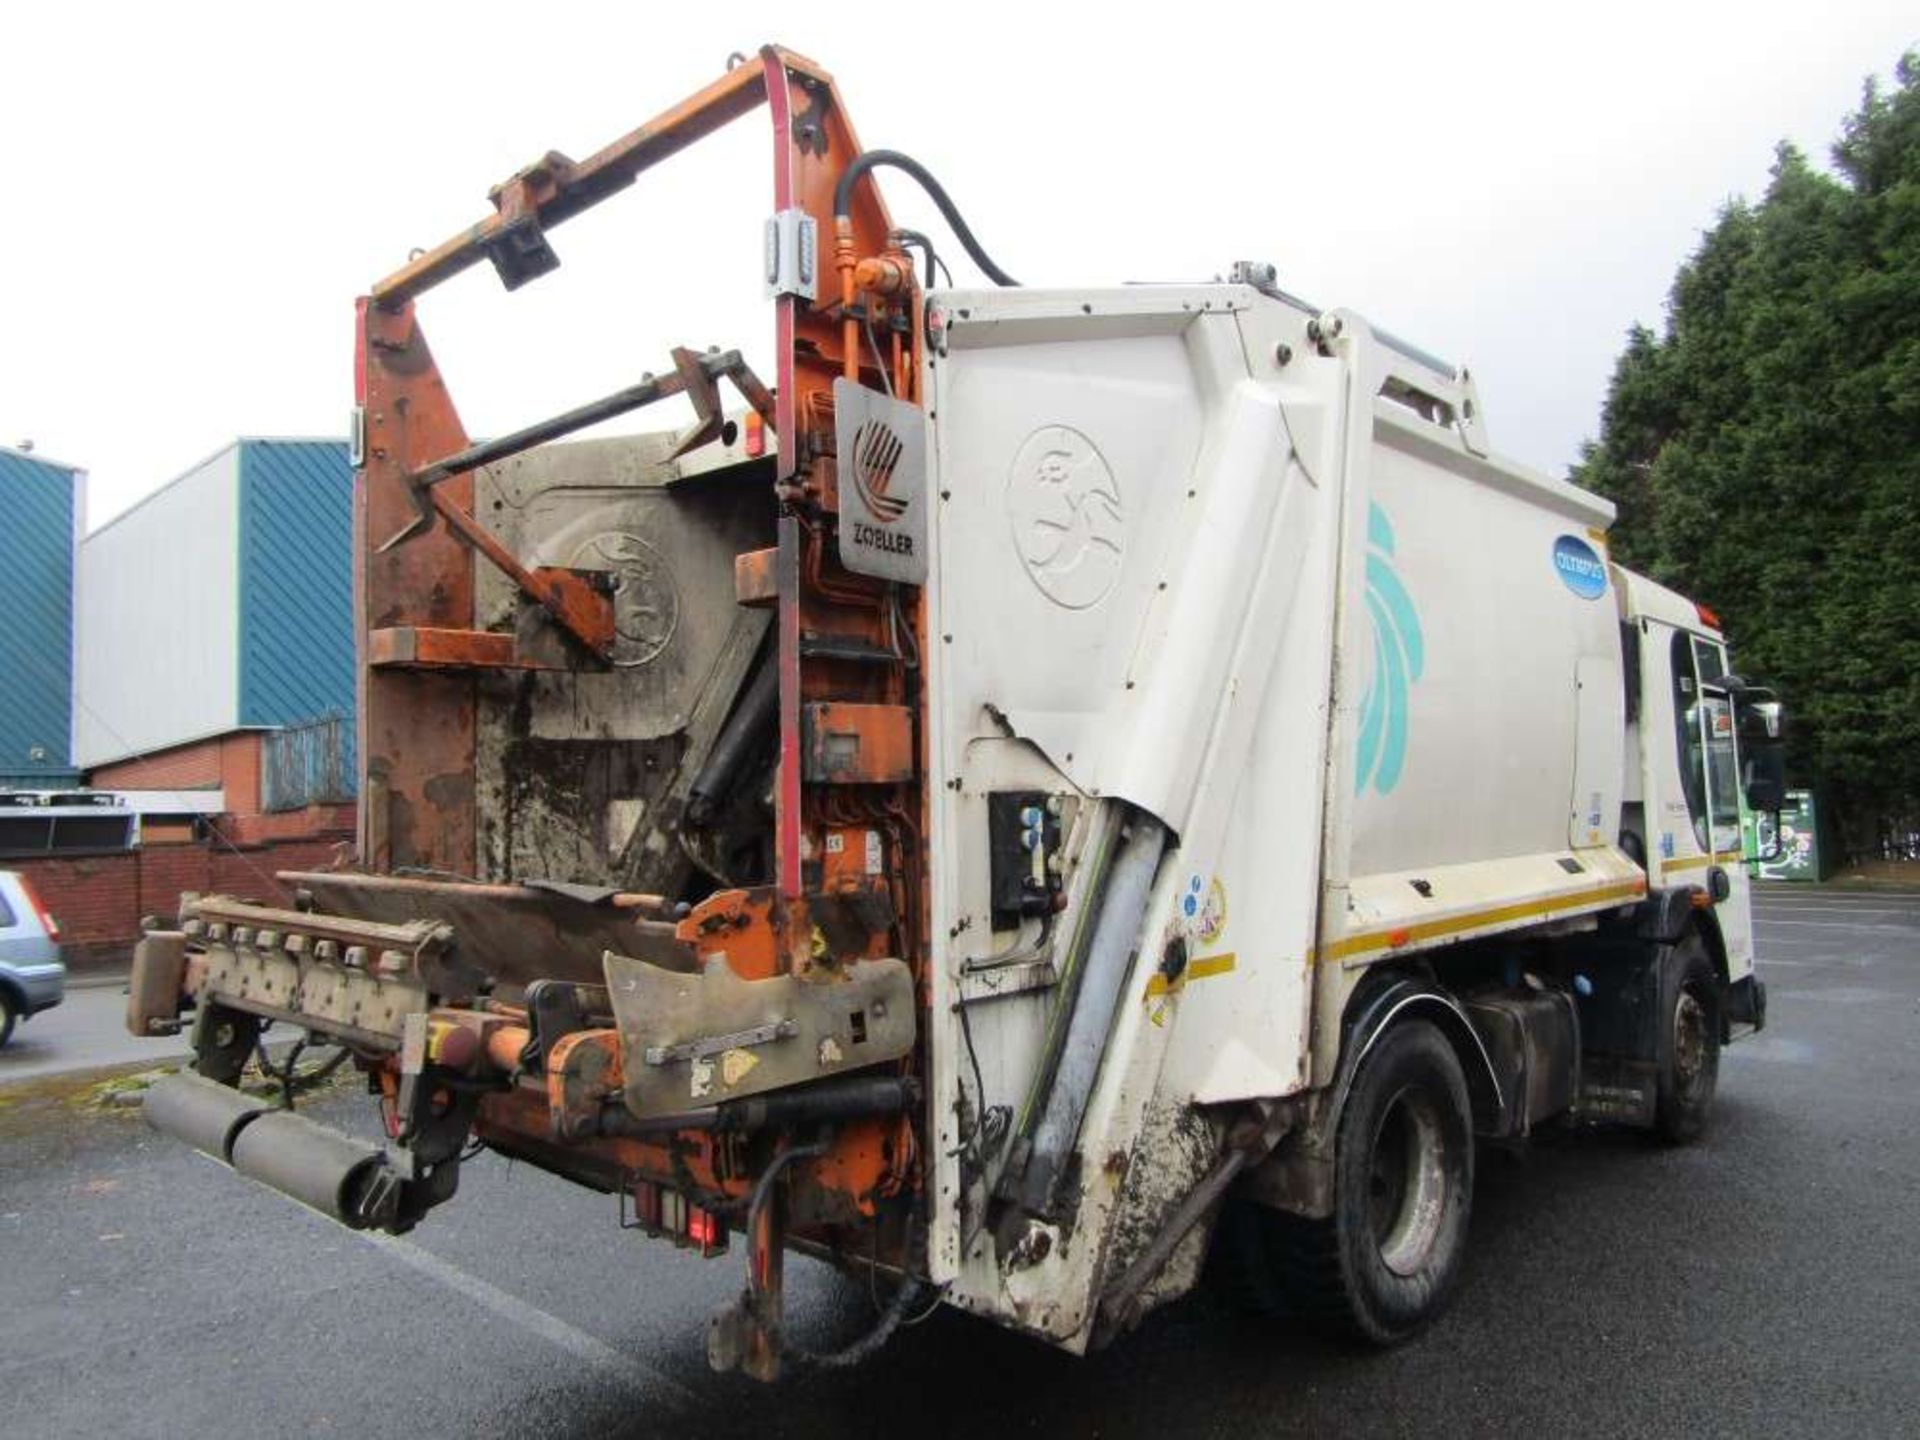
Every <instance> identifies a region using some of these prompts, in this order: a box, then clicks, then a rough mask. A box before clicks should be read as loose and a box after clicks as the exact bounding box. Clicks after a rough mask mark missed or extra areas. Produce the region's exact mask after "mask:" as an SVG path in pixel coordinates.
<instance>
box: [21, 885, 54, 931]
mask: <svg viewBox="0 0 1920 1440" xmlns="http://www.w3.org/2000/svg"><path fill="white" fill-rule="evenodd" d="M20 888H21V889H22V890H23V891H25V892H26V896H27V903H28V904H29V905H31V906H32V907H33V913H34V914H36V915H38V916H39V917H40V928H41V929H43V930H45V931H46V932H47V938H48V939H49V940H58V939H59V938H60V922H59V921H58V920H56V919H54V918H53V916H52V915H51V914H49V913H48V911H47V907H46V906H44V905H42V904H41V903H40V897H39V896H38V895H36V894H34V893H33V886H32V885H31V884H29V883H28V882H27V877H26V876H24V875H22V876H21V877H20Z"/></svg>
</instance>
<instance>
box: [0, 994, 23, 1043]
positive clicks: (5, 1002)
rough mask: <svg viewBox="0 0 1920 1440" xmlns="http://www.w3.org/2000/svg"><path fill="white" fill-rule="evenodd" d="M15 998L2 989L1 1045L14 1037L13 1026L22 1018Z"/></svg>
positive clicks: (0, 1000) (0, 1003) (0, 1006)
mask: <svg viewBox="0 0 1920 1440" xmlns="http://www.w3.org/2000/svg"><path fill="white" fill-rule="evenodd" d="M14 1004H15V1002H14V998H13V996H11V995H9V994H8V993H7V992H6V991H5V990H0V1045H5V1044H6V1043H7V1042H8V1041H9V1040H11V1039H12V1038H13V1027H14V1024H15V1022H17V1021H18V1020H19V1018H20V1012H19V1011H18V1010H17V1009H15V1008H14Z"/></svg>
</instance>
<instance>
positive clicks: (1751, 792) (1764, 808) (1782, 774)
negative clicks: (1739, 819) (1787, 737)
mask: <svg viewBox="0 0 1920 1440" xmlns="http://www.w3.org/2000/svg"><path fill="white" fill-rule="evenodd" d="M1775 708H1776V709H1777V708H1779V707H1777V706H1776V707H1775ZM1742 759H1743V762H1744V763H1743V764H1742V766H1741V768H1742V769H1743V770H1745V771H1746V774H1745V775H1743V776H1741V781H1742V788H1743V789H1744V790H1745V791H1746V794H1747V808H1748V809H1749V810H1755V811H1759V812H1760V813H1761V814H1766V815H1771V814H1772V813H1774V812H1775V811H1777V810H1778V809H1779V808H1780V806H1781V805H1782V804H1783V803H1784V802H1785V800H1786V798H1787V757H1786V752H1785V751H1784V750H1782V749H1781V747H1780V742H1779V741H1777V740H1773V741H1762V742H1761V743H1760V744H1757V745H1755V746H1753V747H1752V748H1751V749H1750V750H1748V751H1747V752H1746V753H1745V755H1744V756H1743V757H1742Z"/></svg>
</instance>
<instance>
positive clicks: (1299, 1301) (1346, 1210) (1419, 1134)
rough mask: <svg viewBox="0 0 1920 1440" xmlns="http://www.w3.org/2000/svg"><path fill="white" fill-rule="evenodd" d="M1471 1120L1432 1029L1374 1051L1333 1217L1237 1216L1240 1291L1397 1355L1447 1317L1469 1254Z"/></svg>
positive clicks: (1408, 1030)
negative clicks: (1399, 1347)
mask: <svg viewBox="0 0 1920 1440" xmlns="http://www.w3.org/2000/svg"><path fill="white" fill-rule="evenodd" d="M1472 1201H1473V1119H1472V1111H1471V1109H1470V1108H1469V1102H1468V1098H1467V1082H1466V1076H1465V1075H1464V1074H1463V1073H1462V1071H1461V1069H1460V1061H1459V1058H1458V1057H1457V1056H1456V1055H1455V1054H1454V1052H1453V1047H1452V1046H1451V1045H1450V1044H1448V1043H1447V1039H1446V1037H1445V1036H1444V1035H1442V1034H1441V1033H1440V1031H1439V1030H1437V1029H1436V1028H1435V1027H1434V1026H1432V1025H1430V1024H1428V1023H1427V1022H1425V1021H1420V1020H1415V1021H1407V1022H1403V1023H1402V1024H1399V1025H1396V1026H1395V1027H1394V1028H1393V1029H1391V1030H1389V1031H1388V1032H1387V1034H1386V1035H1385V1036H1383V1037H1382V1038H1381V1039H1380V1040H1379V1041H1378V1043H1377V1044H1376V1045H1375V1046H1374V1049H1373V1053H1372V1054H1370V1055H1368V1057H1367V1058H1366V1061H1365V1062H1364V1064H1363V1065H1362V1067H1361V1070H1360V1073H1359V1075H1358V1076H1356V1077H1355V1079H1354V1084H1353V1088H1352V1090H1350V1091H1349V1092H1348V1095H1347V1101H1346V1106H1345V1109H1344V1110H1343V1111H1342V1112H1341V1116H1340V1125H1339V1132H1338V1137H1337V1139H1336V1142H1335V1151H1334V1202H1333V1214H1331V1215H1329V1216H1327V1217H1325V1218H1324V1219H1306V1218H1304V1217H1301V1216H1297V1215H1288V1214H1282V1213H1280V1212H1278V1211H1267V1210H1257V1211H1251V1212H1248V1213H1244V1214H1242V1215H1240V1216H1237V1217H1236V1233H1235V1235H1234V1240H1235V1242H1236V1251H1237V1258H1238V1260H1239V1261H1240V1265H1241V1267H1242V1268H1243V1269H1244V1271H1245V1274H1244V1276H1243V1283H1242V1284H1241V1285H1239V1286H1238V1287H1236V1288H1238V1289H1239V1290H1240V1292H1241V1293H1242V1294H1243V1295H1245V1296H1247V1297H1248V1298H1251V1299H1254V1300H1255V1301H1257V1302H1259V1305H1260V1308H1261V1309H1263V1310H1269V1311H1283V1312H1284V1313H1288V1314H1292V1315H1296V1316H1299V1317H1300V1318H1303V1319H1309V1320H1314V1321H1316V1322H1319V1323H1322V1324H1327V1325H1330V1326H1332V1327H1333V1328H1336V1329H1340V1330H1345V1331H1347V1332H1349V1333H1352V1334H1355V1335H1358V1336H1360V1337H1361V1338H1363V1339H1366V1340H1370V1341H1372V1342H1374V1343H1375V1344H1381V1345H1390V1344H1393V1343H1395V1342H1397V1341H1400V1340H1404V1339H1406V1338H1408V1337H1409V1336H1411V1335H1413V1334H1415V1333H1417V1332H1418V1331H1419V1330H1420V1329H1422V1328H1423V1327H1424V1326H1425V1325H1427V1324H1428V1323H1429V1322H1430V1321H1432V1320H1433V1319H1434V1317H1436V1316H1437V1315H1439V1313H1440V1312H1441V1311H1442V1310H1443V1309H1444V1308H1445V1306H1446V1303H1447V1300H1448V1299H1449V1298H1450V1297H1451V1295H1452V1292H1453V1287H1454V1284H1455V1282H1456V1281H1457V1279H1458V1278H1459V1273H1460V1267H1461V1262H1462V1260H1463V1258H1464V1256H1465V1253H1466V1241H1467V1220H1468V1217H1469V1214H1470V1213H1471V1210H1472Z"/></svg>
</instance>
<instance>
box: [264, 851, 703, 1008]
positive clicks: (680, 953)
mask: <svg viewBox="0 0 1920 1440" xmlns="http://www.w3.org/2000/svg"><path fill="white" fill-rule="evenodd" d="M279 878H280V879H281V881H282V882H283V883H285V884H287V885H288V886H290V887H293V888H296V889H300V890H304V891H307V892H308V893H309V894H311V895H312V896H313V900H314V904H315V905H316V906H317V907H318V909H319V910H321V911H323V912H325V913H326V914H327V915H335V916H346V917H351V918H353V919H356V920H365V921H374V922H378V923H381V924H399V923H404V922H406V921H410V920H432V921H435V922H438V923H443V924H446V925H450V926H452V927H453V936H454V938H453V941H452V945H451V952H450V955H449V957H448V964H449V966H454V965H457V966H458V967H459V969H460V970H461V971H464V972H467V973H473V974H483V975H486V976H489V977H491V978H492V979H493V980H494V981H495V983H496V985H497V987H498V988H497V989H496V990H495V992H494V993H495V994H496V995H499V996H502V998H505V997H506V996H510V995H511V994H512V993H514V992H516V991H517V990H519V989H520V988H522V987H524V986H526V985H527V984H529V983H531V982H532V981H534V980H538V979H550V980H567V981H572V982H573V983H575V984H583V985H597V984H599V983H600V976H601V966H600V957H601V956H602V955H603V954H604V953H605V952H606V951H608V950H617V951H620V952H622V953H625V954H630V955H643V956H645V957H646V958H647V959H648V960H650V961H652V962H653V963H654V964H656V965H662V966H680V967H683V968H688V969H691V968H692V966H693V955H692V951H691V950H690V949H689V947H687V946H686V945H684V944H683V943H681V941H679V940H678V939H676V938H675V937H674V933H673V926H672V925H670V924H667V923H665V922H662V921H657V920H646V919H639V918H636V917H635V915H634V913H633V912H632V911H631V910H624V909H620V908H618V907H616V906H613V905H610V904H608V905H594V904H587V903H584V902H582V901H580V900H576V899H572V898H569V897H567V896H565V895H557V894H554V893H552V892H550V891H544V890H533V889H529V888H527V887H525V886H520V885H462V884H455V883H448V882H443V881H437V880H418V879H412V878H407V877H400V876H388V875H353V874H346V873H320V872H314V873H304V872H293V871H289V872H285V873H282V874H281V876H280V877H279ZM306 918H307V919H309V920H313V921H320V920H322V919H323V918H324V916H322V915H313V916H308V917H306ZM436 988H439V987H436Z"/></svg>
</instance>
